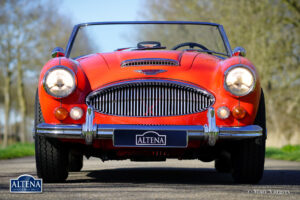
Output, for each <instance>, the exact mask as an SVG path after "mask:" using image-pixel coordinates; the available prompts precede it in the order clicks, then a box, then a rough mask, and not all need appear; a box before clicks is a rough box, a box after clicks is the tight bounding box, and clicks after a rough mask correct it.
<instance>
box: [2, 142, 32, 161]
mask: <svg viewBox="0 0 300 200" xmlns="http://www.w3.org/2000/svg"><path fill="white" fill-rule="evenodd" d="M33 155H34V144H33V143H16V144H13V145H9V146H7V147H6V148H2V147H1V146H0V159H11V158H19V157H25V156H33Z"/></svg>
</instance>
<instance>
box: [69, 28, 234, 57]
mask: <svg viewBox="0 0 300 200" xmlns="http://www.w3.org/2000/svg"><path fill="white" fill-rule="evenodd" d="M75 28H76V27H75ZM77 28H78V32H77V31H73V34H72V36H71V37H73V39H74V41H71V39H72V38H71V39H70V41H71V42H70V41H69V44H68V47H67V49H66V50H67V56H68V54H70V57H72V58H75V57H79V56H83V55H88V54H92V53H102V52H112V51H116V50H118V51H134V50H161V49H167V50H199V51H204V52H210V53H213V54H215V53H216V54H218V53H219V55H223V56H229V55H230V52H228V49H230V48H229V47H228V46H229V44H228V45H227V43H226V41H227V38H226V35H224V34H222V30H220V26H219V25H216V24H210V23H205V24H200V23H194V24H189V23H188V24H184V23H179V24H176V23H171V24H165V23H161V24H151V23H147V24H143V23H138V24H130V23H111V24H110V23H103V24H102V23H97V24H95V23H90V24H86V25H83V24H81V25H79V26H78V27H77ZM224 37H225V38H224ZM87 40H88V41H87ZM149 42H150V44H148V43H149ZM151 42H152V43H151ZM70 43H72V44H70ZM88 43H89V45H88ZM184 43H186V44H184ZM85 44H86V45H85ZM139 44H146V45H142V47H145V48H141V45H139ZM153 44H154V45H153Z"/></svg>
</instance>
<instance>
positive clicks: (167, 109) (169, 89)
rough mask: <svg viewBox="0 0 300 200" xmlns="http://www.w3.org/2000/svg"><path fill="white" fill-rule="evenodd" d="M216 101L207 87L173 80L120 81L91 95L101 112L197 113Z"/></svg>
mask: <svg viewBox="0 0 300 200" xmlns="http://www.w3.org/2000/svg"><path fill="white" fill-rule="evenodd" d="M214 102H215V98H214V96H213V95H211V94H210V93H208V92H207V91H205V90H203V89H200V88H197V87H194V86H191V85H185V84H180V83H178V82H171V81H170V82H169V81H161V82H159V81H152V82H151V81H140V82H132V83H124V84H117V85H114V86H110V87H107V88H104V89H100V90H98V91H95V92H93V93H92V94H90V95H89V96H88V97H87V103H88V104H89V105H91V106H93V107H94V109H95V111H97V112H100V113H103V114H108V115H117V116H129V117H160V116H178V115H187V114H193V113H197V112H202V111H205V110H207V109H208V108H209V107H210V106H212V105H213V104H214Z"/></svg>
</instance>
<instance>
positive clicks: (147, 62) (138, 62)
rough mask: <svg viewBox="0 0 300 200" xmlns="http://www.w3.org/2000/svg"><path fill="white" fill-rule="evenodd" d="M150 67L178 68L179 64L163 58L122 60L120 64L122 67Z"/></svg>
mask: <svg viewBox="0 0 300 200" xmlns="http://www.w3.org/2000/svg"><path fill="white" fill-rule="evenodd" d="M151 65H165V66H179V62H178V61H177V60H173V59H165V58H141V59H133V60H124V61H123V62H122V63H121V66H122V67H131V66H151Z"/></svg>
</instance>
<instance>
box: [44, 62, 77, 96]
mask: <svg viewBox="0 0 300 200" xmlns="http://www.w3.org/2000/svg"><path fill="white" fill-rule="evenodd" d="M55 69H65V70H67V71H69V72H70V73H71V74H72V76H73V80H74V83H75V86H74V88H73V89H72V92H71V93H70V94H69V95H67V96H70V95H71V94H72V93H73V92H74V90H75V89H76V88H77V79H76V76H75V73H74V72H73V70H71V69H70V68H68V67H66V66H63V65H57V66H54V67H51V68H50V69H48V71H46V73H45V75H44V77H43V80H42V84H43V88H44V90H45V91H46V92H47V94H49V95H50V96H53V97H55V98H65V97H67V96H64V97H60V96H57V95H53V94H51V92H50V91H49V90H48V88H47V87H46V77H47V76H48V74H49V73H50V72H51V71H53V70H55Z"/></svg>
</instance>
